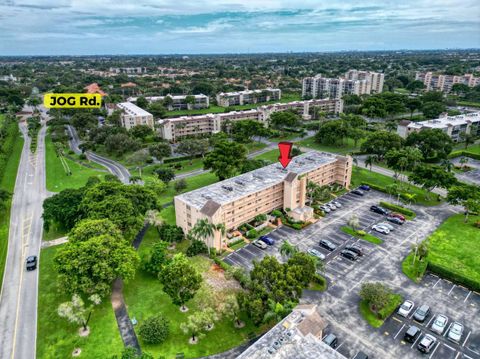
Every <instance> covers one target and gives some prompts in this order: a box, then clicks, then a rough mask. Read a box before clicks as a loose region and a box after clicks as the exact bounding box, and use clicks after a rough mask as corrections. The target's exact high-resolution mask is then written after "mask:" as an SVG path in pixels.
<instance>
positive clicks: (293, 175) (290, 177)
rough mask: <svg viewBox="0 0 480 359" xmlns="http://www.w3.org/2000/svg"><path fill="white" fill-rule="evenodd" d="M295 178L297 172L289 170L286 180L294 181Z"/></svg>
mask: <svg viewBox="0 0 480 359" xmlns="http://www.w3.org/2000/svg"><path fill="white" fill-rule="evenodd" d="M295 178H297V174H296V173H295V172H288V175H287V177H285V181H286V182H288V183H292V182H293V181H294V180H295Z"/></svg>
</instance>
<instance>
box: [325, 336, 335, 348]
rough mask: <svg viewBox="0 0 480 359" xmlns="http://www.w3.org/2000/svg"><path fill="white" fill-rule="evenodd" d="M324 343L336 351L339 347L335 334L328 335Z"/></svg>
mask: <svg viewBox="0 0 480 359" xmlns="http://www.w3.org/2000/svg"><path fill="white" fill-rule="evenodd" d="M323 342H324V343H325V344H327V345H328V346H329V347H332V348H333V349H335V348H336V347H337V345H338V339H337V337H336V336H335V335H334V334H331V333H330V334H328V335H327V336H326V337H325V338H323Z"/></svg>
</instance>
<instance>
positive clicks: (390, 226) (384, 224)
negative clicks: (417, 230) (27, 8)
mask: <svg viewBox="0 0 480 359" xmlns="http://www.w3.org/2000/svg"><path fill="white" fill-rule="evenodd" d="M378 226H382V227H386V228H388V229H389V230H390V232H391V231H393V230H394V229H395V227H394V226H392V225H391V224H390V223H387V222H381V223H379V224H378Z"/></svg>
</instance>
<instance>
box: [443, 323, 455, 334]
mask: <svg viewBox="0 0 480 359" xmlns="http://www.w3.org/2000/svg"><path fill="white" fill-rule="evenodd" d="M452 324H453V322H450V325H449V326H448V328H447V330H445V333H444V334H443V336H444V337H446V336H447V333H448V331H449V330H450V327H451V326H452Z"/></svg>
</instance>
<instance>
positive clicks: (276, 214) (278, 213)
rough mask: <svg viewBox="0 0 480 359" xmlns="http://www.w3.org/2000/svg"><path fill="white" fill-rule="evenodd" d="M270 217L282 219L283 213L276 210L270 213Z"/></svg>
mask: <svg viewBox="0 0 480 359" xmlns="http://www.w3.org/2000/svg"><path fill="white" fill-rule="evenodd" d="M272 216H275V217H283V213H282V212H281V211H280V210H278V209H276V210H274V211H272Z"/></svg>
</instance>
